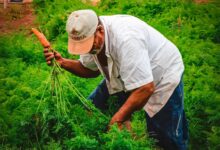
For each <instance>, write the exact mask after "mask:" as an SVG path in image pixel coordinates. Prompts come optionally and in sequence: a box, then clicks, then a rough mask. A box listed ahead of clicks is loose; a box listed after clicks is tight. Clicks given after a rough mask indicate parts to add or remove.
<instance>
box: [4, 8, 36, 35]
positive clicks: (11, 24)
mask: <svg viewBox="0 0 220 150" xmlns="http://www.w3.org/2000/svg"><path fill="white" fill-rule="evenodd" d="M35 18H36V16H35V15H34V13H33V9H32V6H31V4H9V5H8V7H7V8H6V9H3V6H2V7H0V35H4V34H10V33H13V32H18V31H26V30H30V28H31V27H33V26H36V24H35V23H34V22H35Z"/></svg>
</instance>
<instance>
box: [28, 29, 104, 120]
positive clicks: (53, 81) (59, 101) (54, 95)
mask: <svg viewBox="0 0 220 150" xmlns="http://www.w3.org/2000/svg"><path fill="white" fill-rule="evenodd" d="M31 30H32V32H33V33H34V34H35V35H36V36H37V38H38V40H39V41H40V43H41V45H42V46H43V47H44V48H49V49H50V50H51V51H52V52H55V51H54V49H52V47H51V44H50V42H49V41H48V40H47V38H46V37H45V36H44V34H43V33H41V32H40V31H38V30H37V29H35V28H32V29H31ZM61 79H62V81H63V83H61ZM64 85H67V86H68V89H70V90H71V92H72V93H73V94H74V95H75V96H77V97H78V99H79V100H80V102H81V103H82V104H83V106H84V107H85V108H86V109H87V110H89V111H92V112H97V115H98V116H103V117H104V118H107V117H106V116H105V115H104V114H102V113H101V112H100V111H99V110H97V108H95V107H94V106H93V105H92V104H91V103H90V102H89V101H88V100H87V99H86V98H85V97H84V96H83V95H82V94H81V93H80V92H79V91H78V89H77V87H75V86H74V84H73V83H72V82H71V81H70V79H69V78H68V77H67V76H66V75H65V73H64V72H63V70H62V68H61V67H60V65H59V64H58V63H57V62H56V61H55V60H53V66H52V70H51V73H50V77H49V78H48V81H47V83H46V86H45V89H44V91H43V95H42V97H41V102H45V100H46V101H47V100H48V99H46V98H45V95H44V94H45V93H46V91H48V90H49V91H50V93H51V95H50V100H52V103H53V104H54V107H55V109H56V113H57V118H58V120H59V119H61V118H63V117H67V118H68V116H69V115H68V112H69V107H70V102H69V101H68V100H67V98H66V97H65V96H64V94H65V92H64V90H63V89H64ZM41 102H40V104H39V106H38V109H40V106H41ZM38 109H37V110H38ZM44 111H45V112H47V110H44Z"/></svg>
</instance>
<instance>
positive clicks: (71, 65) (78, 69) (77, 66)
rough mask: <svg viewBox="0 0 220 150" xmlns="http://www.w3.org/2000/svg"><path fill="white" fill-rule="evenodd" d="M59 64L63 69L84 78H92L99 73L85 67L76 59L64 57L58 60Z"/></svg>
mask: <svg viewBox="0 0 220 150" xmlns="http://www.w3.org/2000/svg"><path fill="white" fill-rule="evenodd" d="M60 65H61V67H62V68H63V69H65V70H67V71H69V72H71V73H73V74H75V75H77V76H80V77H84V78H94V77H97V76H98V75H99V74H100V72H99V71H92V70H90V69H88V68H85V67H84V66H83V65H82V64H81V62H80V61H78V60H71V59H65V58H64V59H63V60H62V62H60Z"/></svg>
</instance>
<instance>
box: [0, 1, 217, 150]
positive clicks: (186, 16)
mask: <svg viewBox="0 0 220 150" xmlns="http://www.w3.org/2000/svg"><path fill="white" fill-rule="evenodd" d="M34 7H35V10H36V14H37V16H38V22H39V24H40V27H39V28H40V29H41V30H42V31H43V32H44V33H45V34H46V36H47V37H48V38H49V40H50V41H51V42H52V45H53V48H54V49H56V50H58V51H59V52H61V54H62V56H64V57H67V58H73V59H77V57H76V56H70V55H69V54H68V53H67V50H66V49H67V39H68V37H67V34H66V32H65V22H66V19H67V16H68V15H69V14H70V13H71V12H72V11H74V10H77V9H84V8H85V9H94V10H95V11H96V12H97V13H98V14H99V15H112V14H118V13H120V14H130V15H134V16H137V17H139V18H141V19H143V20H144V21H146V22H147V23H148V24H150V25H152V26H153V27H155V28H156V29H158V30H159V31H160V32H161V33H163V34H164V35H165V36H166V37H168V38H169V39H170V40H171V41H173V42H174V43H175V44H176V45H177V46H178V47H179V49H180V51H181V53H182V56H183V60H184V63H185V72H184V84H185V86H184V88H185V110H186V113H187V117H188V120H189V122H190V149H210V150H213V149H214V150H215V149H216V150H217V149H219V148H220V146H219V141H220V135H219V134H220V127H219V125H220V114H219V113H218V112H220V94H219V92H220V82H219V73H220V70H219V68H220V67H219V64H220V59H219V58H220V51H219V48H220V47H219V42H220V38H219V34H220V28H219V27H220V22H219V20H220V19H219V18H220V8H219V7H218V4H217V1H216V2H215V1H214V2H210V3H208V4H195V3H194V2H193V1H190V0H187V1H174V0H169V1H166V2H164V1H156V0H131V1H123V0H118V1H116V0H102V1H101V3H100V4H99V5H98V6H97V7H94V6H90V5H89V4H86V3H82V2H81V1H80V0H66V1H65V2H64V1H61V0H34ZM0 64H1V66H0V87H1V88H0V94H1V96H0V143H1V146H2V147H1V148H2V149H18V148H22V149H48V150H49V149H117V150H118V149H132V150H135V149H153V148H154V146H153V141H152V140H151V139H150V138H148V137H147V135H146V133H145V128H146V122H145V119H144V118H145V114H144V112H143V111H140V112H137V113H135V114H134V115H133V118H132V128H133V133H132V134H131V133H129V132H127V131H125V130H122V131H119V130H118V129H117V128H116V127H115V126H113V127H112V130H110V131H109V132H107V125H108V122H109V119H110V117H111V116H112V115H113V114H114V113H115V111H117V109H118V107H119V106H116V105H115V104H116V103H115V102H116V99H115V98H114V97H113V98H111V99H110V100H109V105H110V106H109V110H108V111H107V112H105V115H106V116H107V118H108V119H106V118H103V117H97V115H95V113H94V112H91V111H88V110H86V109H85V107H84V106H83V105H82V104H81V103H80V102H79V99H78V98H77V97H76V96H74V94H73V93H72V91H71V89H70V88H69V87H68V86H67V85H66V83H65V82H64V79H63V78H62V77H60V80H61V82H62V83H63V85H64V87H63V91H64V92H63V93H64V94H65V98H66V99H67V100H69V102H70V104H71V105H70V107H69V111H68V117H60V118H57V112H56V105H55V103H54V102H53V101H52V100H51V93H50V91H45V86H46V85H47V81H48V77H49V75H50V69H51V68H50V67H48V66H47V65H46V63H45V60H44V58H43V54H42V47H41V45H40V44H39V42H38V41H37V40H36V38H35V37H33V36H32V35H28V34H26V33H25V34H24V33H18V34H17V33H14V34H13V35H9V36H0ZM64 74H65V75H66V76H68V77H69V78H70V80H71V82H72V83H73V84H74V85H75V86H76V87H77V89H78V90H79V91H80V92H81V93H82V94H83V95H84V96H85V97H87V96H88V95H89V94H90V92H91V91H92V90H93V89H94V88H95V87H96V86H97V84H98V83H99V82H100V80H101V79H102V77H98V78H96V79H81V78H78V77H75V76H73V75H70V74H69V73H66V72H65V73H64ZM43 91H45V93H44V97H43V98H42V94H43ZM39 106H40V107H39Z"/></svg>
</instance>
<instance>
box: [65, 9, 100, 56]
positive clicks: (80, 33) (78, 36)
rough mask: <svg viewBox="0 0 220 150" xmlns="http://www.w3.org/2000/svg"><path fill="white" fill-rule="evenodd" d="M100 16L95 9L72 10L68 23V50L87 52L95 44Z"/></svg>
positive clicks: (76, 52) (74, 52)
mask: <svg viewBox="0 0 220 150" xmlns="http://www.w3.org/2000/svg"><path fill="white" fill-rule="evenodd" d="M97 26H98V17H97V15H96V13H95V12H94V11H93V10H78V11H74V12H72V13H71V14H70V15H69V17H68V20H67V23H66V31H67V33H68V36H69V38H68V51H69V53H71V54H78V55H81V54H86V53H88V52H89V51H90V50H91V49H92V46H93V42H94V33H95V31H96V28H97Z"/></svg>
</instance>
